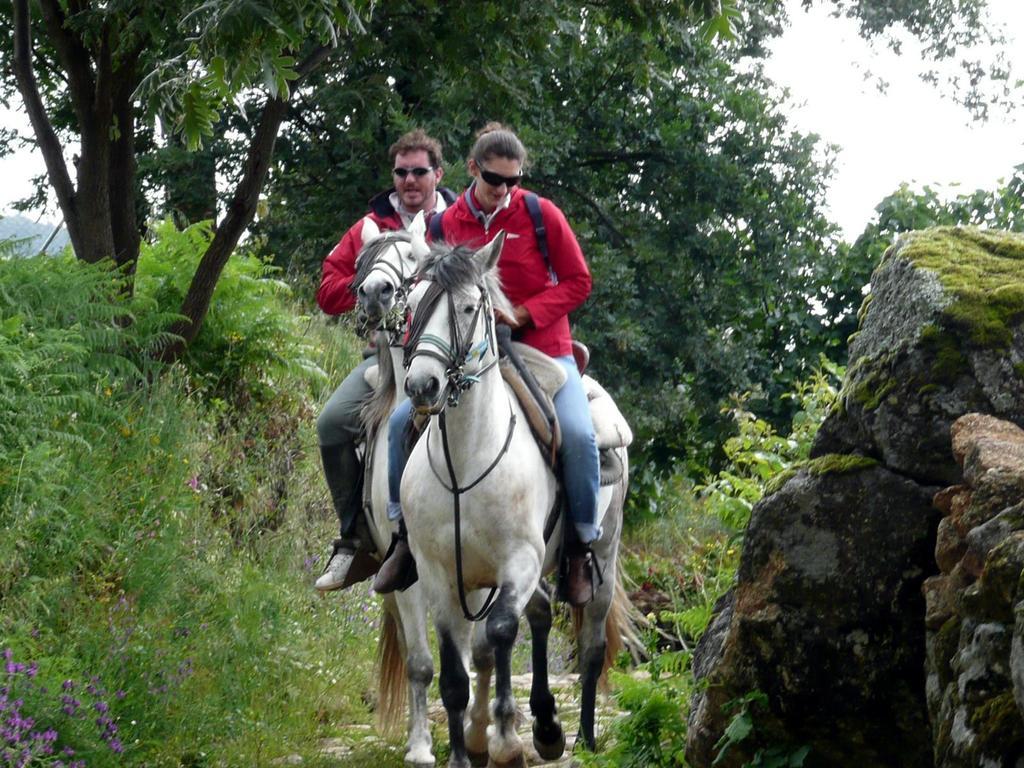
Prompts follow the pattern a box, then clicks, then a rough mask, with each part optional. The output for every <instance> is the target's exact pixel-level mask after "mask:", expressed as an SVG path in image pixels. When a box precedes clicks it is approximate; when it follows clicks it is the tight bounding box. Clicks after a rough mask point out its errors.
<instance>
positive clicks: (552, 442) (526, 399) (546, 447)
mask: <svg viewBox="0 0 1024 768" xmlns="http://www.w3.org/2000/svg"><path fill="white" fill-rule="evenodd" d="M524 362H525V361H524ZM527 365H528V366H530V368H531V370H532V369H533V364H532V361H530V362H527ZM556 365H557V363H556ZM498 367H499V369H500V370H501V377H502V378H503V379H504V380H505V384H507V385H508V388H509V389H510V390H511V391H512V394H514V395H515V398H516V400H518V401H519V405H520V406H521V407H522V409H523V414H524V415H525V416H526V421H527V422H528V423H529V425H530V431H531V432H532V433H533V436H534V438H535V439H536V440H537V445H538V447H539V448H540V450H541V453H542V454H543V455H544V456H545V457H547V461H548V463H549V464H550V465H551V466H552V467H554V466H555V457H556V455H557V453H558V448H559V446H560V445H561V444H562V435H561V433H560V431H559V429H558V419H557V418H556V419H555V422H554V424H550V423H548V419H547V417H546V416H545V415H544V410H543V409H542V408H541V407H540V405H538V403H537V401H536V400H535V399H534V397H533V394H532V393H531V392H530V388H529V387H527V386H526V382H525V381H523V378H522V376H520V375H519V371H517V370H516V367H515V365H513V363H512V361H511V360H509V359H508V358H507V357H503V358H501V362H500V364H499V366H498ZM562 375H563V376H564V375H565V371H562ZM549 378H550V377H549ZM541 390H542V391H541V394H543V395H544V397H545V398H547V402H546V406H547V408H548V411H549V412H550V413H554V411H555V406H554V403H552V402H551V395H549V394H548V390H547V388H546V387H545V386H544V385H543V384H542V385H541Z"/></svg>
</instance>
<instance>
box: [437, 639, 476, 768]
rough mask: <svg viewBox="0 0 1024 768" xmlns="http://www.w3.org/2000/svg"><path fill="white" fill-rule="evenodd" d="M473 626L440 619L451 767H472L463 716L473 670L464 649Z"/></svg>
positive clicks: (441, 678)
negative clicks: (442, 621)
mask: <svg viewBox="0 0 1024 768" xmlns="http://www.w3.org/2000/svg"><path fill="white" fill-rule="evenodd" d="M469 630H470V625H469V624H465V623H463V622H461V621H460V622H458V623H457V626H455V627H450V626H447V625H444V624H442V623H441V622H440V621H438V622H437V639H438V644H439V646H440V652H441V654H440V655H441V676H440V679H439V681H438V682H439V683H440V687H441V701H442V702H443V703H444V709H445V712H446V713H447V714H448V743H449V746H450V748H451V755H450V756H449V758H448V768H470V762H469V756H468V755H467V753H466V739H465V731H464V726H463V718H464V717H465V716H466V705H467V704H469V673H468V672H467V671H466V664H465V654H464V653H463V649H464V648H466V646H467V645H468V643H469Z"/></svg>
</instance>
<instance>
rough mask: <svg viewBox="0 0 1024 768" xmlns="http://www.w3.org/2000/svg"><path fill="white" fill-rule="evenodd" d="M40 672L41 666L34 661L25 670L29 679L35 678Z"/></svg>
mask: <svg viewBox="0 0 1024 768" xmlns="http://www.w3.org/2000/svg"><path fill="white" fill-rule="evenodd" d="M38 672H39V665H38V664H36V663H35V662H34V661H33V662H32V663H31V664H29V665H28V667H27V668H26V669H25V674H26V675H27V676H28V677H35V676H36V674H37V673H38Z"/></svg>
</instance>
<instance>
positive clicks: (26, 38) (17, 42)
mask: <svg viewBox="0 0 1024 768" xmlns="http://www.w3.org/2000/svg"><path fill="white" fill-rule="evenodd" d="M14 74H15V77H16V79H17V81H18V90H19V91H20V92H21V98H22V99H23V100H24V102H25V110H26V111H27V112H28V118H29V120H30V121H31V123H32V130H33V131H35V134H36V141H37V142H38V144H39V149H40V151H41V152H42V153H43V160H44V162H45V163H46V172H47V175H48V176H49V177H50V183H51V184H52V185H53V189H54V192H56V194H57V202H58V203H59V204H60V207H61V211H62V212H63V213H64V220H65V222H66V223H67V225H68V234H69V235H70V236H71V240H72V244H73V245H75V247H76V249H77V247H78V245H79V243H78V242H77V241H78V239H79V231H78V215H77V211H76V210H75V187H74V184H72V182H71V176H70V175H69V174H68V167H67V164H66V163H65V162H64V151H63V148H62V147H61V145H60V140H59V139H58V138H57V134H56V132H55V131H54V130H53V126H52V125H51V124H50V120H49V118H48V117H47V115H46V108H45V107H44V106H43V100H42V98H41V97H40V95H39V87H38V85H37V84H36V76H35V73H34V72H33V71H32V36H31V22H30V17H29V7H28V0H14Z"/></svg>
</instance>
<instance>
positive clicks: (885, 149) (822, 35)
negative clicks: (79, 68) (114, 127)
mask: <svg viewBox="0 0 1024 768" xmlns="http://www.w3.org/2000/svg"><path fill="white" fill-rule="evenodd" d="M787 2H788V3H789V5H790V6H791V8H790V17H791V26H790V28H789V29H788V30H787V32H786V33H785V35H783V36H782V37H781V38H780V39H779V40H777V41H776V42H775V44H774V45H773V46H772V51H773V55H772V58H771V59H770V60H769V61H768V62H767V64H766V67H765V69H766V72H767V74H768V76H769V77H771V78H772V79H773V80H775V81H776V82H777V83H778V84H779V85H780V86H783V87H786V88H788V89H789V91H790V97H791V98H790V103H789V106H788V112H789V114H790V116H791V119H792V121H793V124H794V125H795V126H796V127H797V128H798V129H800V130H801V131H803V132H805V133H816V134H818V135H819V136H820V137H821V139H822V141H823V142H826V143H829V144H835V145H838V146H839V147H840V149H841V151H840V153H839V155H838V158H837V162H836V174H835V176H834V179H833V182H832V185H831V188H830V190H829V192H828V199H827V203H828V207H829V209H830V212H831V216H832V218H833V219H834V220H835V221H836V222H837V223H838V224H839V225H840V226H841V227H842V230H843V233H844V235H845V236H846V237H847V239H850V240H852V239H854V238H855V237H856V236H857V235H858V234H860V232H861V231H862V230H863V228H864V226H865V225H866V224H867V223H868V222H869V221H870V220H871V219H872V217H873V216H874V206H875V205H877V204H878V203H879V202H880V201H881V199H882V198H883V197H884V196H885V195H887V194H889V193H890V192H892V191H894V190H895V189H896V187H897V186H898V185H899V184H900V182H903V181H906V182H911V183H916V185H918V186H920V185H922V184H926V183H927V184H933V185H954V184H959V185H960V187H959V189H960V190H961V191H971V190H974V189H976V188H978V187H983V188H992V187H994V186H995V184H996V183H997V180H998V179H1000V178H1007V177H1009V176H1010V175H1011V173H1012V170H1013V167H1014V166H1015V165H1018V164H1020V163H1024V141H1022V138H1021V137H1022V136H1024V130H1022V129H1024V115H1015V116H1012V117H1010V118H1005V117H1001V116H994V117H993V118H992V119H991V120H990V121H989V122H988V123H983V124H979V123H973V124H969V123H968V120H969V117H968V115H967V113H966V112H965V111H964V110H963V109H962V108H961V107H958V106H957V105H956V104H954V103H953V102H952V101H950V100H948V99H945V98H943V97H942V96H941V95H940V93H939V91H938V90H936V89H935V88H933V87H931V86H929V85H927V84H925V83H922V82H921V81H920V80H919V79H918V78H917V71H916V68H917V67H918V66H919V65H920V59H919V57H917V56H915V55H914V51H913V45H908V46H907V47H905V53H904V55H903V56H902V57H896V56H895V55H893V54H891V53H889V52H888V51H886V50H884V47H883V46H876V48H875V49H874V50H873V49H871V48H870V47H869V46H868V45H867V44H866V43H865V42H864V41H863V40H862V39H861V38H860V37H859V36H858V34H857V30H856V26H855V25H854V24H853V23H852V22H849V21H846V20H841V19H832V18H831V17H829V16H828V14H827V13H825V12H824V11H822V10H820V9H815V10H812V11H811V12H810V13H805V12H803V11H802V10H800V9H799V3H800V0H787ZM989 5H990V6H991V9H992V14H993V17H994V18H995V19H997V20H998V21H1001V22H1003V23H1004V24H1006V25H1007V34H1008V35H1010V36H1013V35H1014V33H1015V31H1016V30H1021V29H1024V2H1022V1H1021V0H989ZM1015 47H1016V48H1017V56H1016V61H1015V62H1014V65H1015V66H1014V70H1015V71H1014V74H1015V76H1016V77H1021V76H1024V46H1021V45H1017V46H1014V45H1013V44H1011V45H1010V47H1009V50H1010V51H1011V52H1012V51H1014V48H1015ZM865 69H869V70H872V71H875V72H881V73H883V74H884V76H885V78H886V79H887V80H888V81H889V83H890V85H889V88H888V90H887V91H886V92H885V93H884V94H882V93H879V92H878V90H877V88H876V87H875V85H874V83H873V82H872V81H869V80H865V79H864V70H865ZM19 106H20V105H19ZM12 124H17V125H27V119H26V118H25V117H24V115H23V114H18V113H15V112H12V111H9V110H5V109H4V108H3V107H0V125H12ZM42 170H43V163H42V158H41V157H40V156H39V154H38V153H33V152H31V151H28V150H26V151H24V152H22V153H19V154H18V155H17V156H15V157H10V158H6V159H0V180H2V183H0V215H2V214H8V213H13V211H11V209H10V204H11V202H12V201H14V200H16V199H18V198H20V197H24V196H26V195H28V194H29V193H30V183H29V180H30V178H31V177H32V176H33V175H35V174H37V173H40V172H41V171H42ZM956 191H957V190H956V189H950V190H949V194H950V195H952V194H954V193H955V192H956ZM35 215H36V216H39V215H41V216H42V218H43V220H45V221H51V222H52V221H54V220H55V219H56V218H58V214H57V212H56V210H55V207H54V206H53V205H52V204H51V209H50V210H49V211H47V212H43V213H41V214H40V213H38V212H37V213H36V214H35Z"/></svg>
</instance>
